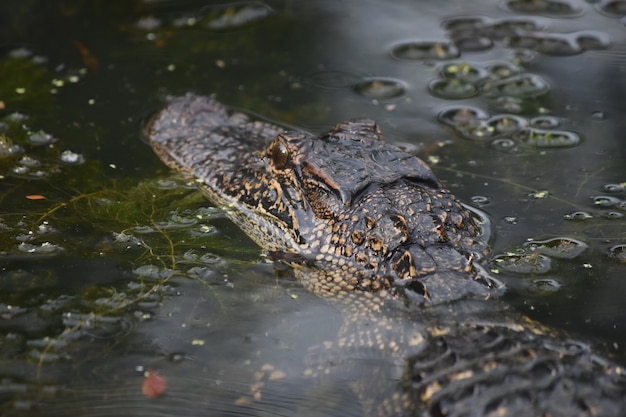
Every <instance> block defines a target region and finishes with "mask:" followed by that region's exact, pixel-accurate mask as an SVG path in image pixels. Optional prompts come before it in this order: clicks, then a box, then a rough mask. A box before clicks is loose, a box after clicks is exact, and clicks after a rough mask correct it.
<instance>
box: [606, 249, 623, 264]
mask: <svg viewBox="0 0 626 417" xmlns="http://www.w3.org/2000/svg"><path fill="white" fill-rule="evenodd" d="M609 258H611V259H612V260H614V261H616V262H619V263H623V264H626V244H621V245H615V246H612V247H610V248H609Z"/></svg>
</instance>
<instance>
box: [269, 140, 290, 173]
mask: <svg viewBox="0 0 626 417" xmlns="http://www.w3.org/2000/svg"><path fill="white" fill-rule="evenodd" d="M288 162H289V152H288V151H287V148H286V147H285V145H283V144H282V143H280V142H278V141H277V142H276V144H275V145H274V146H273V147H272V164H273V165H274V167H275V168H276V169H284V168H285V167H287V163H288Z"/></svg>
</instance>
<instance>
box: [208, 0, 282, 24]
mask: <svg viewBox="0 0 626 417" xmlns="http://www.w3.org/2000/svg"><path fill="white" fill-rule="evenodd" d="M222 8H223V10H222V11H221V13H220V16H219V17H216V18H213V19H211V20H210V21H209V22H208V24H207V27H208V28H209V29H213V30H224V29H231V28H238V27H241V26H244V25H246V24H248V23H251V22H255V21H258V20H261V19H265V18H267V17H269V16H271V15H272V14H274V10H272V8H271V7H269V6H267V5H265V4H263V3H257V2H240V3H232V4H231V5H229V6H228V7H223V6H222Z"/></svg>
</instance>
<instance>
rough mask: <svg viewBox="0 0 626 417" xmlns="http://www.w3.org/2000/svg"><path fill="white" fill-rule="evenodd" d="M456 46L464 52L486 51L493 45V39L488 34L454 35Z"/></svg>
mask: <svg viewBox="0 0 626 417" xmlns="http://www.w3.org/2000/svg"><path fill="white" fill-rule="evenodd" d="M452 39H453V40H454V44H455V45H456V47H457V48H458V49H459V50H460V51H463V52H480V51H486V50H488V49H491V48H492V47H493V41H492V40H491V39H489V38H488V37H486V36H466V37H452Z"/></svg>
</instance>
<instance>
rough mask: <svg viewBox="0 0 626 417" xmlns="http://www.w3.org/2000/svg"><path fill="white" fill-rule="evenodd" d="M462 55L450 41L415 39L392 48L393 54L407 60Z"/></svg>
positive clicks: (449, 57)
mask: <svg viewBox="0 0 626 417" xmlns="http://www.w3.org/2000/svg"><path fill="white" fill-rule="evenodd" d="M459 55H460V52H459V50H458V49H457V47H456V46H455V45H454V44H452V43H449V42H428V41H414V42H403V43H400V44H398V45H396V46H394V47H393V48H392V49H391V56H393V57H394V58H397V59H405V60H411V61H415V60H424V59H428V60H432V59H434V60H445V59H452V58H457V57H458V56H459Z"/></svg>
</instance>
